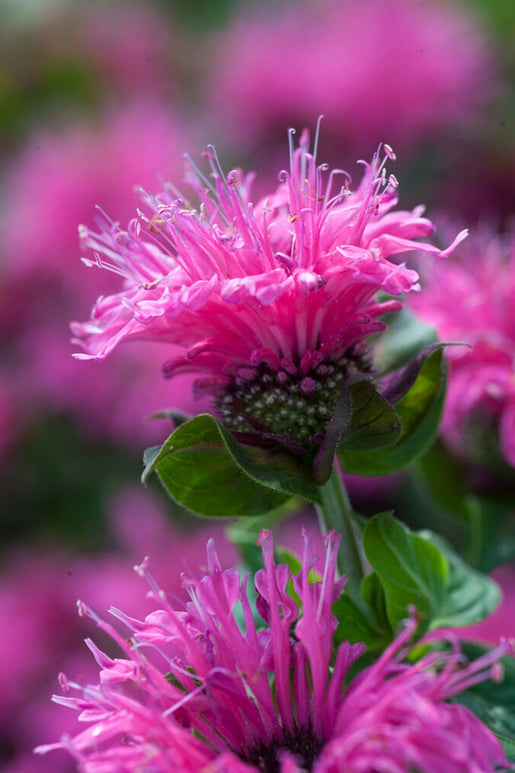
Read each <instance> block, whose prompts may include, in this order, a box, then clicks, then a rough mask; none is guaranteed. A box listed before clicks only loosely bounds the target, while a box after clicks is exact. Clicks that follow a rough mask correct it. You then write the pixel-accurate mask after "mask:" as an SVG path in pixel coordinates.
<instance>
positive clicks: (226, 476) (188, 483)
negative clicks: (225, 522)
mask: <svg viewBox="0 0 515 773" xmlns="http://www.w3.org/2000/svg"><path fill="white" fill-rule="evenodd" d="M144 463H145V469H144V471H143V475H142V481H143V482H145V481H146V479H147V478H148V476H149V475H150V473H151V472H156V473H157V475H158V477H159V479H160V481H161V483H162V484H163V486H164V488H165V489H166V491H167V492H168V493H169V495H170V496H171V497H172V498H173V499H174V500H175V501H177V502H178V503H179V504H181V505H183V506H184V507H187V508H188V509H190V510H192V511H193V512H196V513H199V514H201V515H208V516H218V517H227V516H235V515H262V514H264V513H267V512H269V511H270V510H273V509H275V508H276V507H279V506H280V505H282V504H283V503H284V502H285V501H286V500H287V499H288V498H289V497H290V496H302V497H304V498H305V499H309V500H311V501H317V500H318V489H317V487H316V485H315V483H314V482H313V481H312V480H311V478H310V476H309V473H308V472H307V471H306V470H305V469H304V468H303V467H302V461H301V459H300V457H295V456H293V455H292V454H288V453H287V452H285V451H283V450H276V449H273V450H268V449H263V448H255V447H253V446H244V445H242V444H241V443H238V442H237V441H236V440H235V439H234V437H233V436H232V435H231V433H230V432H228V430H226V429H225V428H224V427H223V426H222V425H221V424H220V422H219V421H218V420H217V419H215V418H214V417H213V416H211V415H210V414H201V415H199V416H196V417H195V418H193V419H191V420H190V421H187V422H186V423H184V424H181V426H179V427H178V428H177V429H176V430H175V432H173V433H172V434H171V435H170V437H169V438H168V439H167V440H166V441H165V442H164V444H163V445H162V446H161V448H160V449H159V450H158V449H157V448H156V447H154V448H151V449H148V450H147V452H146V454H145V456H144Z"/></svg>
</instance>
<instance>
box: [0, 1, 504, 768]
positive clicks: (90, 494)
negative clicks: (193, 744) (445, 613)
mask: <svg viewBox="0 0 515 773" xmlns="http://www.w3.org/2000/svg"><path fill="white" fill-rule="evenodd" d="M320 114H324V116H325V117H324V119H323V121H322V130H321V139H320V150H319V157H320V159H321V160H324V161H328V162H329V163H330V164H333V165H336V166H338V167H340V168H344V169H346V170H348V171H349V172H350V173H351V174H354V175H355V176H356V177H357V179H359V170H358V167H356V161H357V159H359V158H365V159H369V158H370V157H371V156H372V154H373V152H374V151H375V149H376V148H377V146H378V145H379V143H380V142H388V143H389V144H390V145H392V146H393V148H394V149H395V151H396V153H397V158H398V160H397V162H396V165H395V169H392V171H394V173H395V175H396V177H397V178H398V179H399V181H400V197H401V205H404V206H405V207H406V208H412V207H413V206H415V205H417V204H419V203H424V204H426V205H427V207H428V210H429V213H430V216H431V217H432V219H434V220H435V221H436V222H437V223H439V224H441V233H442V234H443V236H442V238H443V239H445V233H446V232H448V230H449V229H450V228H455V225H454V224H457V226H456V227H458V228H461V227H462V226H463V225H466V226H467V227H469V228H471V229H472V230H474V229H478V228H479V229H485V228H487V229H489V231H490V232H491V233H492V234H494V233H495V234H501V235H505V236H506V235H508V237H509V235H510V234H513V229H514V223H513V215H514V213H515V133H514V130H515V3H514V2H513V0H467V1H466V2H465V1H463V2H460V1H459V0H312V1H311V2H308V1H307V0H291V2H286V0H284V1H282V2H281V0H273V1H272V0H257V1H256V2H253V3H252V2H245V0H216V1H213V0H196V1H195V2H188V0H171V1H170V2H165V1H164V0H162V2H158V0H139V2H137V1H135V0H119V2H114V0H113V1H112V2H108V1H104V2H100V1H99V0H98V1H96V2H95V0H0V529H1V545H0V624H1V625H2V635H1V636H0V662H2V664H3V665H2V686H1V689H0V768H1V769H2V771H6V772H7V773H29V772H30V773H32V772H34V773H37V772H38V771H48V770H50V769H51V770H52V771H56V773H61V771H62V772H63V773H64V772H65V771H71V770H73V765H72V764H71V762H70V761H69V760H68V759H67V757H66V755H65V754H62V755H60V754H56V755H54V756H53V758H52V760H51V761H49V759H41V758H37V757H35V756H34V755H33V754H32V751H31V750H32V748H33V746H34V745H36V744H38V743H43V742H46V741H51V740H53V739H54V738H56V737H57V736H59V735H60V734H61V733H62V732H63V731H64V730H65V729H66V723H67V722H69V718H68V714H69V713H70V712H67V711H66V710H64V709H61V708H60V707H57V706H53V705H52V704H50V701H49V696H50V695H51V693H52V692H54V691H56V690H57V689H58V684H57V675H58V672H59V671H61V670H65V671H66V672H67V674H68V675H69V676H71V677H74V678H77V679H87V678H88V676H93V672H94V668H93V665H94V664H93V663H92V659H91V658H90V656H89V654H88V652H87V651H86V648H85V647H84V645H83V641H82V640H83V638H84V636H85V635H87V634H90V633H91V629H90V626H87V625H86V624H85V623H84V621H81V620H80V619H79V618H78V617H77V615H76V611H75V601H76V599H77V598H79V597H81V598H84V599H86V600H87V601H88V603H89V604H90V605H91V606H93V607H94V608H95V609H97V610H98V611H99V612H101V613H104V612H105V610H106V609H107V608H108V607H109V606H110V605H111V604H114V605H117V606H121V607H123V608H124V609H125V610H126V611H127V612H129V613H130V614H135V615H141V614H144V613H145V599H144V590H143V589H142V588H141V581H140V580H139V579H138V578H137V577H136V576H135V575H133V573H132V572H131V566H132V565H133V564H134V563H135V562H139V561H141V559H142V558H143V557H144V556H145V555H150V556H151V566H152V571H153V574H154V575H155V576H156V578H157V579H158V581H159V582H160V583H161V584H162V585H165V586H166V587H167V588H169V589H170V590H172V591H173V592H177V593H180V592H181V591H180V584H179V573H180V572H181V571H182V570H183V569H184V568H185V567H187V566H191V567H192V568H194V567H196V566H198V565H199V563H201V562H202V560H203V554H204V545H205V540H206V536H207V535H216V536H217V538H218V540H219V545H220V549H221V552H222V555H223V560H224V561H225V562H231V561H235V560H236V551H235V549H234V547H232V546H231V545H230V544H229V543H228V542H226V541H225V540H224V536H223V535H224V525H223V524H218V523H216V524H213V523H210V522H207V521H197V520H195V519H194V517H193V516H191V515H190V514H188V513H184V512H181V511H179V510H178V509H177V508H173V507H172V505H171V504H170V503H169V502H168V501H165V498H164V495H163V494H162V492H161V491H160V489H159V487H158V486H157V485H155V486H153V485H151V486H149V487H148V488H147V489H143V488H142V487H141V486H140V485H139V483H138V481H139V476H140V473H141V458H142V451H143V449H144V448H145V447H147V446H149V445H153V444H156V443H159V442H161V441H162V440H163V439H164V438H165V437H166V435H167V434H168V432H169V425H168V424H167V422H166V421H164V420H163V419H154V420H148V419H147V417H148V416H149V415H150V414H152V413H154V412H156V411H159V410H162V409H166V408H168V407H174V408H179V409H181V410H183V411H185V412H187V413H188V412H198V411H199V410H200V407H199V406H198V405H196V404H194V403H193V401H192V398H191V396H190V391H189V386H190V385H189V383H188V381H187V379H182V380H178V381H176V382H172V383H170V382H165V381H163V380H162V379H161V376H160V365H161V362H162V361H164V360H165V359H167V358H168V357H169V354H167V353H166V352H164V353H163V351H162V350H161V349H160V348H159V346H157V345H156V346H154V345H150V344H142V345H139V344H132V345H128V346H127V347H126V348H124V347H120V349H118V350H117V351H116V352H115V353H114V354H113V355H112V356H111V358H110V359H109V360H107V361H104V362H101V363H98V362H81V361H77V360H75V359H73V358H72V356H71V354H72V352H73V351H74V350H75V349H74V346H73V345H72V344H71V343H70V333H69V327H68V325H69V321H70V320H72V319H78V320H84V319H86V318H87V317H88V314H89V309H90V307H91V305H92V304H93V302H94V300H95V299H96V297H97V295H98V294H100V293H107V292H109V291H110V290H111V289H114V288H115V287H116V286H117V277H115V276H112V275H110V274H109V273H108V272H105V271H100V270H98V269H97V268H95V267H93V268H87V267H86V266H84V265H83V264H82V263H81V260H80V257H81V251H80V246H79V241H78V236H77V226H78V224H79V223H85V224H87V225H93V224H94V222H95V218H96V217H98V215H99V210H98V209H97V208H96V207H99V208H100V209H101V210H102V211H104V212H106V213H107V214H108V215H109V217H111V218H112V219H113V220H116V221H120V222H122V223H125V222H127V221H128V220H129V218H130V217H132V216H133V214H134V207H135V204H134V197H133V188H134V186H135V185H136V184H137V185H142V186H144V187H146V188H149V189H156V188H158V187H159V186H160V184H161V183H160V181H161V180H162V179H163V178H165V179H169V180H173V181H174V182H175V184H176V185H177V186H178V187H181V180H182V163H183V153H184V152H188V153H190V154H191V155H192V156H193V157H194V158H196V159H200V157H201V152H202V149H203V148H204V147H205V146H206V145H207V144H208V143H213V144H214V145H215V146H216V148H217V151H218V154H219V156H220V158H221V159H222V160H223V164H224V168H225V169H226V170H227V171H229V169H230V168H232V167H233V166H234V165H237V166H241V167H243V168H244V169H247V170H250V169H254V170H257V172H258V177H257V179H256V183H255V189H256V195H260V194H262V193H264V192H265V191H267V190H270V188H271V187H273V186H274V185H275V183H276V175H277V172H278V171H279V170H280V169H282V168H283V167H285V166H286V165H287V164H288V155H287V133H286V130H287V128H288V127H290V126H292V127H295V128H296V129H298V130H301V129H302V128H303V127H304V126H307V127H309V128H311V129H312V130H313V129H314V127H315V125H316V121H317V117H318V116H319V115H320ZM450 224H452V225H450ZM455 230H456V228H455ZM438 238H439V237H438V235H437V239H438ZM492 303H493V304H494V305H495V303H496V301H495V299H493V300H492ZM512 335H513V341H514V345H515V323H514V324H513V326H512ZM439 452H441V453H442V454H445V453H448V450H447V451H446V450H445V449H444V446H443V445H442V446H441V448H440V451H439ZM454 461H455V462H456V464H457V465H458V466H459V465H460V464H461V461H460V460H457V461H456V460H454ZM443 464H444V467H445V469H447V470H448V469H449V468H448V458H447V457H446V458H445V461H444V462H443ZM435 465H436V466H435ZM441 469H442V467H438V459H436V457H433V458H432V459H431V462H430V463H428V464H426V466H425V467H424V465H420V466H419V468H418V469H417V470H415V471H414V472H413V473H411V474H409V475H402V476H396V477H395V478H394V479H392V480H387V481H376V482H375V483H374V485H373V486H372V485H370V484H367V485H366V486H363V485H362V484H361V483H360V482H359V481H354V480H351V481H349V485H350V488H351V491H352V493H353V496H354V499H355V501H356V503H357V505H358V507H359V509H360V510H361V511H362V512H363V513H365V514H367V513H370V512H373V511H376V510H378V509H380V508H382V509H384V508H385V507H389V506H395V507H396V508H397V511H398V512H400V513H401V514H404V515H405V517H406V519H407V520H408V521H410V522H413V523H415V525H418V524H417V518H416V516H414V515H413V512H414V511H416V513H417V514H418V517H419V520H420V521H421V522H423V521H424V519H426V520H425V524H426V525H427V518H432V519H434V521H435V523H436V524H437V525H438V524H440V525H441V524H442V523H445V529H446V531H447V533H448V536H449V537H450V538H451V539H455V541H456V542H457V543H459V541H460V539H461V536H462V532H463V530H464V518H463V513H460V512H459V509H460V508H459V507H456V508H455V507H454V504H455V499H456V497H454V499H453V495H454V493H455V492H453V490H452V487H453V485H454V484H453V482H452V481H450V482H449V483H448V485H447V489H446V486H445V485H441V486H439V495H440V496H439V497H437V498H436V500H435V497H434V496H432V497H430V496H429V495H428V493H427V488H428V486H427V485H426V484H427V481H428V480H429V481H430V482H431V480H432V481H433V483H434V480H435V476H436V478H438V476H439V470H441ZM433 488H435V487H434V486H433ZM437 488H438V487H437ZM501 488H502V491H503V495H504V499H503V503H502V507H500V508H497V509H496V508H495V507H494V508H493V510H494V511H495V513H494V515H492V518H491V519H490V521H489V525H488V530H489V531H488V535H489V539H488V540H486V538H485V540H484V544H486V543H487V542H488V544H490V545H491V544H493V545H494V546H495V547H494V549H493V550H492V551H491V552H490V553H488V552H486V553H485V551H484V550H483V549H482V544H483V543H482V542H481V539H480V538H478V539H479V544H476V545H468V551H469V555H468V557H469V558H472V559H473V560H474V561H475V563H476V564H477V565H478V566H479V567H480V568H482V569H484V570H487V571H490V570H494V569H495V568H496V567H498V568H497V569H495V571H496V572H497V576H498V578H499V579H500V581H501V582H502V585H503V587H504V588H505V597H506V598H505V606H504V607H503V611H502V614H500V615H499V614H498V615H497V617H496V618H495V622H494V624H492V625H491V627H490V629H489V631H486V633H485V636H486V638H488V636H490V637H491V638H492V637H493V638H495V636H497V635H498V634H499V633H501V632H504V633H511V635H515V630H514V628H513V622H512V623H511V630H506V625H507V622H506V621H509V619H510V613H509V609H510V607H509V604H510V603H511V605H512V606H511V609H513V604H514V602H513V591H511V592H512V596H510V589H512V588H513V586H514V584H515V571H514V570H513V566H512V565H511V566H510V562H512V561H513V558H514V555H515V535H514V533H513V524H514V519H513V513H512V509H513V508H512V506H511V502H512V501H513V498H512V494H513V491H514V488H515V486H514V485H513V479H512V478H511V477H510V475H505V476H504V477H503V484H502V487H501ZM414 503H415V505H416V506H415V507H414V506H413V505H414ZM453 510H456V512H453ZM171 516H172V517H171ZM302 517H303V518H304V519H305V520H306V521H307V522H309V521H310V518H311V519H312V516H311V514H310V513H309V512H306V513H304V514H303V516H302ZM312 525H313V528H316V524H315V522H314V521H313V523H312ZM283 529H284V532H283V533H284V539H285V540H286V542H288V541H289V544H294V542H295V535H296V534H297V533H298V530H299V526H298V520H297V521H294V522H293V525H290V526H288V524H287V525H286V526H284V527H283ZM288 535H289V536H288ZM500 564H503V566H501V567H500V568H499V565H500ZM513 619H515V615H514V614H513V612H511V620H512V621H513ZM495 626H497V627H495ZM494 629H495V630H494ZM96 638H97V641H98V640H99V637H98V635H97V637H96Z"/></svg>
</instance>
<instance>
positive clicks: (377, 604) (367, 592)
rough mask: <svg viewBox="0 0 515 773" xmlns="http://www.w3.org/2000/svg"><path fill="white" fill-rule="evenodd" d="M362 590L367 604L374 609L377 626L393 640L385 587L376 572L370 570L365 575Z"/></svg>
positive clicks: (389, 639) (362, 596) (362, 595)
mask: <svg viewBox="0 0 515 773" xmlns="http://www.w3.org/2000/svg"><path fill="white" fill-rule="evenodd" d="M360 592H361V598H362V599H363V601H364V602H365V604H366V605H367V606H368V607H370V609H371V610H372V611H373V614H374V617H375V620H376V623H377V627H378V628H379V629H380V630H381V631H382V632H384V633H385V635H387V636H389V638H388V641H391V640H392V638H393V631H392V628H391V626H390V623H389V621H388V613H387V610H386V598H385V595H384V588H383V586H382V584H381V581H380V579H379V577H378V575H377V574H376V572H370V574H367V575H365V577H363V579H362V581H361V588H360Z"/></svg>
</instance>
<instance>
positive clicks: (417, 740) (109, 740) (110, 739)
mask: <svg viewBox="0 0 515 773" xmlns="http://www.w3.org/2000/svg"><path fill="white" fill-rule="evenodd" d="M338 542H339V538H338V537H336V535H335V534H334V533H333V532H331V533H330V534H328V535H327V538H326V547H325V555H323V557H322V561H321V567H320V569H319V570H318V565H317V563H316V562H317V558H316V557H315V555H314V551H313V547H312V544H311V540H310V538H309V536H305V545H304V556H303V565H302V568H301V570H300V571H299V572H298V573H297V574H296V575H293V574H292V573H291V572H290V570H289V568H288V566H286V565H279V566H277V565H276V564H275V562H274V556H273V544H272V539H271V536H270V533H269V532H262V534H261V538H260V543H261V547H262V551H263V561H264V568H263V569H261V570H259V571H258V572H257V573H256V576H255V581H254V583H255V594H256V596H255V597H256V601H255V604H254V605H253V604H252V603H251V601H250V598H249V595H248V593H247V584H248V577H247V576H246V577H244V578H243V580H242V579H241V578H240V576H239V575H238V573H237V572H236V570H234V569H228V570H225V571H222V570H221V568H220V564H219V561H218V557H217V554H216V552H215V550H214V547H213V544H212V543H210V544H209V545H208V569H207V571H206V572H205V574H204V575H203V576H202V577H201V578H200V579H192V578H190V577H185V578H184V580H183V582H184V586H185V588H186V589H187V591H188V593H189V598H190V601H189V602H188V603H186V605H183V606H179V605H178V604H174V603H173V600H172V598H171V596H169V595H168V594H166V593H165V592H164V591H162V590H161V589H160V588H159V587H158V586H157V585H156V584H155V583H154V582H153V580H152V578H151V576H150V575H149V573H148V571H147V568H146V565H145V564H143V565H142V567H140V568H139V571H140V572H141V574H143V575H144V576H146V577H147V579H148V581H149V582H150V585H151V588H152V590H151V595H152V597H153V598H154V600H155V601H156V602H158V604H159V605H160V607H161V608H160V609H159V610H157V611H155V612H153V613H151V614H150V615H149V616H148V617H147V618H146V619H145V621H144V622H140V621H138V620H135V619H131V618H129V617H127V616H126V615H124V614H123V613H121V612H119V611H117V610H112V613H113V614H114V615H115V617H117V618H118V619H119V620H121V621H122V622H124V623H125V624H126V625H127V626H128V628H129V630H130V632H131V633H130V637H129V639H127V638H125V637H122V636H121V635H120V634H118V633H117V632H116V631H115V630H114V629H113V628H112V627H111V626H110V625H109V624H107V623H106V622H104V621H102V620H101V619H99V618H97V617H96V615H94V613H93V612H91V611H90V610H89V609H87V608H86V607H85V606H84V605H82V604H80V605H79V608H80V610H81V612H83V613H85V614H89V615H90V616H91V617H93V618H94V619H96V620H97V622H98V624H99V625H100V627H101V628H102V629H103V630H104V631H106V632H108V633H110V634H111V635H112V636H113V638H114V639H115V640H116V641H117V642H118V644H119V645H120V647H121V648H122V650H123V651H124V653H125V657H124V658H114V659H113V658H111V657H108V656H107V655H106V654H104V653H103V652H101V651H100V650H99V649H98V648H97V647H96V646H95V645H94V644H93V642H91V641H89V640H88V642H87V643H88V646H89V648H90V649H91V650H92V652H93V654H94V656H95V659H96V661H97V663H98V664H99V666H100V681H99V684H97V685H96V686H95V685H91V686H88V687H84V688H82V687H80V686H79V685H77V684H72V683H70V682H68V680H67V679H66V677H64V676H62V677H61V684H62V686H63V689H64V691H65V693H69V692H71V691H78V692H79V697H76V698H74V697H69V696H66V697H57V698H56V700H57V701H58V702H60V703H63V704H64V705H65V706H70V707H72V708H75V709H76V710H78V711H80V720H81V721H82V722H84V723H86V727H85V729H83V730H82V731H81V732H79V733H78V734H77V735H75V736H74V737H71V736H67V737H64V738H63V739H62V740H61V741H60V742H59V743H57V744H52V745H49V746H44V747H40V748H39V749H38V750H37V751H39V752H42V753H44V752H48V751H51V750H53V749H59V748H61V749H67V750H68V751H69V752H70V753H71V754H72V755H73V756H74V758H75V759H76V760H77V762H78V763H79V765H80V770H81V771H84V773H106V772H107V771H109V773H122V772H123V771H135V770H138V771H140V772H141V773H169V772H170V773H171V772H172V771H182V772H183V773H185V772H186V771H191V772H198V773H200V772H201V771H202V772H203V773H207V771H213V773H214V772H215V771H218V772H219V773H222V772H223V773H252V771H261V773H301V772H304V771H314V773H337V772H338V771H345V772H346V773H370V772H371V771H381V772H383V771H384V773H386V772H387V773H412V771H414V770H417V771H419V773H493V771H494V770H496V769H497V766H501V765H507V762H506V758H505V755H504V752H503V750H502V747H501V746H500V744H499V742H498V741H497V739H496V738H495V736H494V735H493V734H492V733H491V732H490V731H489V730H488V729H487V728H486V727H485V726H484V725H483V724H482V723H481V722H480V721H479V720H478V719H477V718H476V717H475V716H474V715H473V714H472V713H471V712H470V711H469V710H468V709H467V708H465V707H464V706H461V705H458V704H455V703H448V702H447V699H448V698H451V697H452V696H454V695H456V694H458V693H460V692H461V691H463V690H464V689H466V688H467V687H469V686H471V685H473V684H475V683H476V682H477V681H481V680H482V679H485V678H488V676H489V675H491V672H492V667H493V668H494V672H495V667H494V666H493V664H496V663H497V660H498V658H499V657H500V656H501V655H502V654H505V653H506V652H507V651H508V647H507V646H500V647H499V648H498V649H497V650H496V651H494V652H492V653H490V654H488V655H486V656H484V657H482V658H480V659H479V660H477V661H475V662H473V663H471V664H469V665H464V663H463V657H462V653H461V651H460V650H459V647H458V646H457V644H456V642H454V641H453V647H452V650H451V652H448V653H442V652H431V653H430V654H427V655H425V656H424V657H423V658H421V659H420V660H418V661H416V662H414V663H406V662H404V658H405V656H406V655H407V654H408V652H409V650H410V647H409V645H408V642H409V640H410V638H411V636H412V634H413V632H414V629H415V628H416V622H415V619H414V615H411V617H410V619H409V621H408V623H407V625H406V627H405V629H404V630H403V631H402V633H401V634H400V635H399V636H398V637H397V639H395V641H394V642H393V643H392V644H391V645H390V646H389V647H388V648H387V649H386V650H385V651H384V653H383V654H382V655H381V657H380V658H379V660H378V661H377V662H376V663H375V664H374V665H372V666H370V667H368V668H366V669H365V670H364V671H362V672H361V673H360V674H359V675H358V676H356V677H354V678H353V679H352V680H351V681H350V683H349V685H348V686H347V687H345V686H344V682H345V679H346V677H347V675H348V671H349V668H350V666H351V665H352V664H353V663H354V662H355V661H356V660H357V658H358V657H359V656H360V655H361V654H362V652H363V651H364V646H363V645H361V644H350V643H349V642H343V643H341V644H340V645H339V646H338V647H336V646H335V642H334V633H335V630H336V627H337V620H336V618H335V616H334V615H333V613H332V605H333V603H334V601H335V600H336V599H337V598H338V597H339V595H340V593H341V591H342V587H343V584H344V580H342V579H336V576H335V575H336V551H337V548H338ZM317 571H319V573H318V574H317ZM258 616H259V618H260V621H259V622H258Z"/></svg>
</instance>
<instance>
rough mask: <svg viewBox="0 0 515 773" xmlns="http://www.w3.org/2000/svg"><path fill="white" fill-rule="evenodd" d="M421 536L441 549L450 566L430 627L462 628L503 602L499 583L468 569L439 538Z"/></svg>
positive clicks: (421, 533)
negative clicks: (437, 608) (444, 587)
mask: <svg viewBox="0 0 515 773" xmlns="http://www.w3.org/2000/svg"><path fill="white" fill-rule="evenodd" d="M419 535H420V536H422V537H424V539H427V540H429V541H430V542H431V544H433V545H434V546H435V547H436V548H438V550H439V551H440V553H442V555H444V556H445V557H446V559H447V561H448V564H449V580H448V582H447V587H446V589H445V596H444V598H443V600H442V604H441V606H440V608H439V610H438V613H437V615H436V617H434V618H433V620H432V621H431V624H430V626H429V627H430V628H431V629H436V628H446V627H452V628H459V627H460V626H464V625H472V623H478V622H479V621H480V620H484V619H485V617H488V615H490V614H491V613H492V612H493V611H494V609H495V608H496V606H497V605H498V604H499V601H500V599H501V596H500V591H499V587H498V586H497V584H496V583H495V582H494V581H493V580H492V579H490V577H488V576H487V575H485V574H481V573H480V572H477V571H476V570H475V569H471V567H469V566H467V564H466V563H465V562H464V561H463V560H462V559H461V558H460V557H459V556H458V555H457V554H456V553H455V552H454V550H453V549H452V548H451V546H450V545H449V544H448V543H447V542H446V541H445V540H444V539H442V537H440V536H439V535H437V534H433V533H431V532H430V531H424V532H419Z"/></svg>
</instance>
